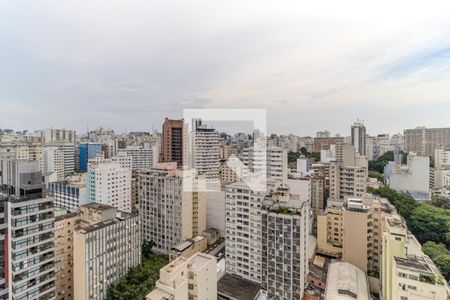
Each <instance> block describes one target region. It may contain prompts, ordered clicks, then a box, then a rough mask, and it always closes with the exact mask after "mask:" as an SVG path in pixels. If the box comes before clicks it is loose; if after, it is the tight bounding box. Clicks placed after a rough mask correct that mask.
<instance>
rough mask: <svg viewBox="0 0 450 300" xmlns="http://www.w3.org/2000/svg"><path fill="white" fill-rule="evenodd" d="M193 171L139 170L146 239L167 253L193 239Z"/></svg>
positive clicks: (161, 251)
mask: <svg viewBox="0 0 450 300" xmlns="http://www.w3.org/2000/svg"><path fill="white" fill-rule="evenodd" d="M187 172H189V171H179V170H178V171H177V170H163V169H152V170H146V171H142V172H140V173H139V179H138V182H139V213H140V216H141V226H142V238H143V239H144V240H146V241H153V242H154V243H155V247H154V249H155V250H156V251H158V252H160V253H164V254H167V253H168V252H169V251H170V249H171V248H172V247H173V246H174V245H176V244H178V243H180V242H181V241H184V240H187V239H190V238H192V236H193V234H192V227H193V220H192V219H193V203H192V202H193V190H192V187H191V188H190V189H189V188H186V189H184V185H189V184H191V185H192V182H193V176H192V172H191V173H190V174H188V173H187Z"/></svg>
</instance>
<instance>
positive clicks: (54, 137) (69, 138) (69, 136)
mask: <svg viewBox="0 0 450 300" xmlns="http://www.w3.org/2000/svg"><path fill="white" fill-rule="evenodd" d="M44 138H45V143H46V144H60V143H61V144H73V145H74V144H75V139H76V134H75V130H70V129H55V128H47V129H45V136H44Z"/></svg>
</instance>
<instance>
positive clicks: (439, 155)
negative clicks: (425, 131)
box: [434, 147, 450, 170]
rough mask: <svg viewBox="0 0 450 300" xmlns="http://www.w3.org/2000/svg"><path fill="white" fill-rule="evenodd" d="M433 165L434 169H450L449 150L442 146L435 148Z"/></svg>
mask: <svg viewBox="0 0 450 300" xmlns="http://www.w3.org/2000/svg"><path fill="white" fill-rule="evenodd" d="M449 149H450V148H449ZM434 167H435V168H436V169H447V170H448V169H450V150H445V148H443V147H439V148H437V149H436V150H435V152H434Z"/></svg>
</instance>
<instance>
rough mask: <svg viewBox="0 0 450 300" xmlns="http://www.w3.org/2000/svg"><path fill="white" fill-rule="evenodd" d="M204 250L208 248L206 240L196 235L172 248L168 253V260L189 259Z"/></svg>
mask: <svg viewBox="0 0 450 300" xmlns="http://www.w3.org/2000/svg"><path fill="white" fill-rule="evenodd" d="M206 248H208V239H207V238H206V237H204V236H199V235H198V236H195V237H193V238H192V239H189V240H186V241H183V242H181V243H179V244H177V245H175V246H173V247H172V249H170V252H169V259H170V261H172V260H175V259H176V258H178V257H180V256H183V257H186V258H189V257H191V256H192V255H194V254H195V253H197V252H203V251H205V250H206Z"/></svg>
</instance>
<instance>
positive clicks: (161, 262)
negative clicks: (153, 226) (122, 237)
mask: <svg viewBox="0 0 450 300" xmlns="http://www.w3.org/2000/svg"><path fill="white" fill-rule="evenodd" d="M152 246H153V243H152V242H144V243H143V245H142V260H143V261H142V263H141V264H140V265H138V266H136V267H132V268H130V270H129V271H128V274H127V275H126V276H125V277H124V278H122V279H120V280H119V281H118V282H117V283H116V284H114V285H113V286H111V287H110V288H109V290H108V300H131V299H133V300H145V296H146V295H147V294H148V293H149V292H151V291H152V290H153V289H154V287H155V284H156V281H157V280H158V279H159V270H160V269H161V268H162V267H164V266H165V265H167V264H168V263H169V261H168V259H167V258H166V257H164V256H159V255H157V254H155V253H154V252H152V250H151V248H152Z"/></svg>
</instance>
